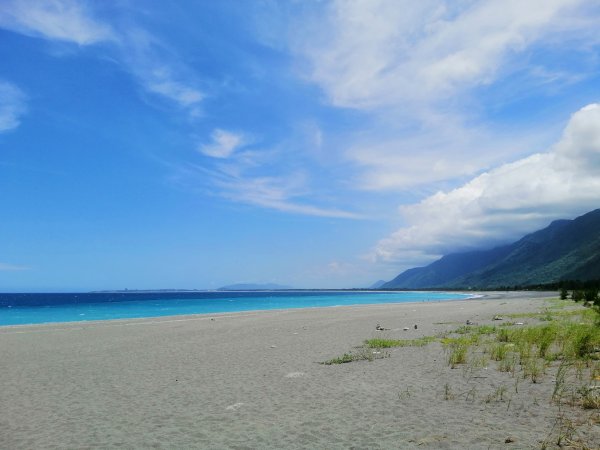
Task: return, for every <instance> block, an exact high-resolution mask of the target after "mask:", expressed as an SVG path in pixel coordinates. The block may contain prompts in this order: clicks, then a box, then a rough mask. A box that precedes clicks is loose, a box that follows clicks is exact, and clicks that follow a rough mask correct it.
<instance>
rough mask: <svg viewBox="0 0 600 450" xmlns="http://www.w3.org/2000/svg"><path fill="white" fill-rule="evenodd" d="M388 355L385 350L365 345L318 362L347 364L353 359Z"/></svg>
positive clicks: (372, 358)
mask: <svg viewBox="0 0 600 450" xmlns="http://www.w3.org/2000/svg"><path fill="white" fill-rule="evenodd" d="M389 356H390V355H389V353H387V352H381V351H375V350H373V349H371V348H367V347H358V348H357V349H356V351H354V352H348V353H344V354H343V355H342V356H338V357H337V358H332V359H328V360H327V361H323V362H321V363H319V364H323V365H325V366H332V365H336V364H347V363H351V362H355V361H374V360H376V359H383V358H387V357H389Z"/></svg>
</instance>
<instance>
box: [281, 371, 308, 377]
mask: <svg viewBox="0 0 600 450" xmlns="http://www.w3.org/2000/svg"><path fill="white" fill-rule="evenodd" d="M304 375H305V373H304V372H290V373H288V374H286V375H285V378H300V377H303V376H304Z"/></svg>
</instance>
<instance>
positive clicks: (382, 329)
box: [375, 324, 389, 331]
mask: <svg viewBox="0 0 600 450" xmlns="http://www.w3.org/2000/svg"><path fill="white" fill-rule="evenodd" d="M375 329H376V330H377V331H385V330H389V328H384V327H382V326H381V325H379V324H377V326H376V327H375Z"/></svg>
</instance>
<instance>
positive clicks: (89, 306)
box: [0, 291, 470, 325]
mask: <svg viewBox="0 0 600 450" xmlns="http://www.w3.org/2000/svg"><path fill="white" fill-rule="evenodd" d="M469 297H470V296H469V295H467V294H460V293H454V292H372V291H371V292H370V291H248V292H225V291H218V292H215V291H193V292H116V293H108V292H101V293H81V294H73V293H68V294H57V293H53V294H0V325H25V324H41V323H60V322H81V321H90V320H112V319H137V318H149V317H164V316H179V315H187V314H213V313H228V312H238V311H259V310H273V309H295V308H319V307H332V306H349V305H366V304H383V303H408V302H437V301H446V300H459V299H465V298H469Z"/></svg>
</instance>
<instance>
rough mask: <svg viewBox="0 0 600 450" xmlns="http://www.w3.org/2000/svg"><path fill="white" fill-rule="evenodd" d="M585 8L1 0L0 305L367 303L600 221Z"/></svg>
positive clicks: (592, 44)
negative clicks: (273, 291)
mask: <svg viewBox="0 0 600 450" xmlns="http://www.w3.org/2000/svg"><path fill="white" fill-rule="evenodd" d="M599 28H600V3H599V2H597V1H589V0H586V1H578V0H529V1H527V2H524V1H520V0H453V1H449V0H448V1H445V0H421V1H419V2H414V1H408V0H406V1H404V0H340V1H334V0H331V1H317V0H314V1H309V0H307V1H304V0H302V1H300V0H298V1H296V0H287V1H283V0H281V1H274V0H273V1H271V0H253V1H247V0H223V1H218V2H215V1H208V0H206V1H191V0H187V1H183V0H180V1H173V2H164V1H158V0H155V1H154V0H144V1H135V0H107V1H101V2H100V1H84V0H3V1H2V2H1V3H0V211H1V216H0V291H4V292H20V291H21V292H49V291H87V290H101V289H125V288H128V289H161V288H181V289H215V288H218V287H220V286H223V285H227V284H232V283H277V284H282V285H287V286H292V287H296V288H354V287H367V286H369V285H371V284H372V283H373V282H375V281H377V280H379V279H383V280H389V279H392V278H394V277H395V276H396V275H398V274H399V273H400V272H402V271H403V270H405V269H407V268H410V267H415V266H421V265H425V264H428V263H430V262H432V261H434V260H435V259H437V258H439V257H440V256H442V255H444V254H446V253H449V252H455V251H464V250H469V249H475V248H488V247H492V246H495V245H501V244H506V243H510V242H512V241H514V240H516V239H518V238H520V237H521V236H523V235H524V234H526V233H529V232H532V231H535V230H537V229H539V228H542V227H544V226H546V225H547V224H549V223H550V222H551V221H552V220H556V219H571V218H574V217H576V216H578V215H581V214H583V213H585V212H588V211H590V210H593V209H596V208H599V207H600V176H599V175H600V33H598V31H597V30H598V29H599Z"/></svg>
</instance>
